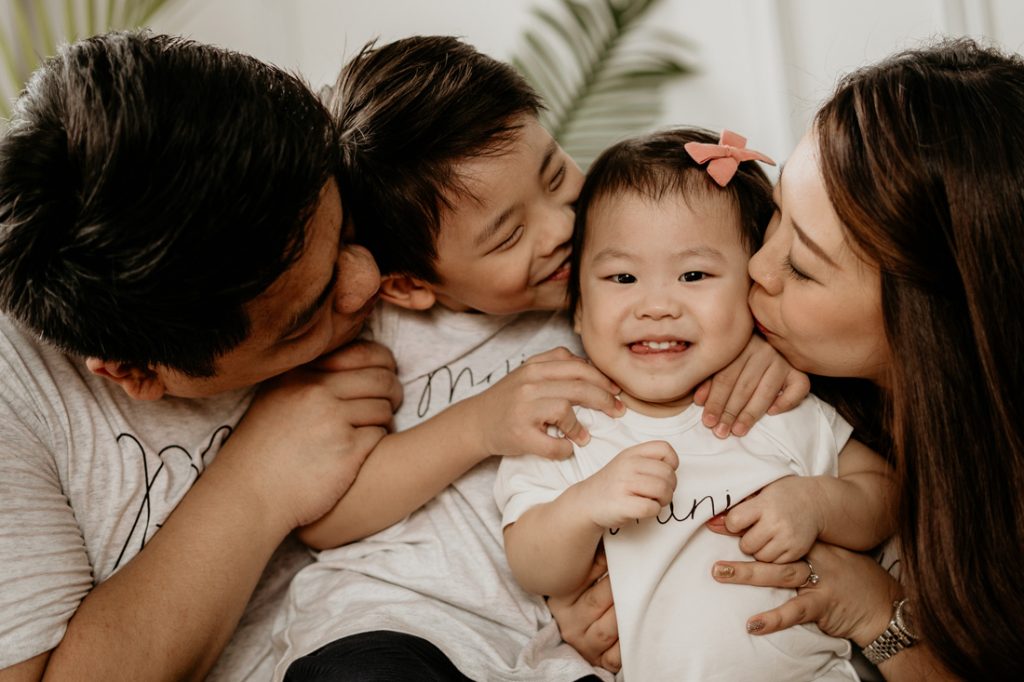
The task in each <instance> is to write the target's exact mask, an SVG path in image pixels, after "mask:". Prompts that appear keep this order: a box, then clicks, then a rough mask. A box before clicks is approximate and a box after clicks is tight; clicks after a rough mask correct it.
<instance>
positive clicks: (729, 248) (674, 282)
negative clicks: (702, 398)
mask: <svg viewBox="0 0 1024 682" xmlns="http://www.w3.org/2000/svg"><path fill="white" fill-rule="evenodd" d="M691 205H692V206H693V207H692V208H691ZM586 229H587V233H586V238H585V241H584V247H583V251H582V253H581V258H580V306H579V309H578V310H577V313H576V318H575V325H576V331H577V332H579V334H580V336H581V337H582V340H583V347H584V348H585V349H586V351H587V355H588V356H589V358H590V360H591V362H593V363H594V365H595V366H596V367H597V368H598V369H600V370H601V371H602V372H604V373H605V374H606V375H608V377H609V378H610V379H611V380H612V381H614V382H615V383H616V384H618V385H619V386H620V387H622V390H623V393H622V396H621V397H622V400H623V402H624V403H626V405H627V406H628V407H630V408H632V409H634V410H636V411H638V412H641V413H643V414H648V415H651V416H667V415H671V414H676V413H678V412H680V411H681V410H682V409H685V407H686V406H687V405H689V404H690V402H691V400H692V393H693V389H694V387H696V386H697V385H698V384H699V383H700V382H701V381H703V380H704V379H705V378H707V377H708V376H710V375H711V374H714V373H715V372H717V371H718V370H719V369H721V368H722V367H725V366H726V365H727V364H729V363H730V362H731V361H732V360H733V359H734V358H735V357H736V356H737V355H738V354H739V353H740V351H741V350H742V349H743V347H744V346H745V345H746V344H747V341H748V340H749V339H750V334H751V332H752V329H753V323H752V320H751V317H750V312H749V311H748V310H747V305H746V300H747V289H748V283H749V280H748V279H747V272H746V263H747V251H746V249H745V248H744V246H743V243H742V241H741V238H740V230H739V226H738V218H737V213H736V210H735V208H734V207H733V206H732V204H731V203H729V200H728V199H726V198H719V197H713V196H708V195H697V196H695V197H687V198H684V197H683V196H682V195H681V194H679V193H678V192H671V193H667V194H666V195H664V196H662V197H660V198H658V199H649V198H647V197H645V196H642V195H640V194H637V193H635V192H626V193H624V194H618V195H616V196H602V197H599V198H597V199H596V201H595V202H594V203H593V204H591V207H590V210H589V212H588V216H587V227H586Z"/></svg>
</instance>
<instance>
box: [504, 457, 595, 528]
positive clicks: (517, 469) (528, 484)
mask: <svg viewBox="0 0 1024 682" xmlns="http://www.w3.org/2000/svg"><path fill="white" fill-rule="evenodd" d="M581 479H582V476H581V475H580V472H579V469H578V467H577V466H576V458H575V457H570V458H569V459H567V460H562V461H557V460H550V459H545V458H543V457H538V456H537V455H522V456H519V457H503V458H502V459H501V465H500V466H499V467H498V475H497V477H496V479H495V481H494V500H495V501H496V502H497V503H498V509H499V510H500V511H501V527H502V528H504V527H506V526H509V525H511V524H513V523H515V522H516V521H518V520H519V517H520V516H522V515H523V514H524V513H526V511H527V510H528V509H530V508H531V507H535V506H537V505H538V504H545V503H547V502H551V501H552V500H554V499H555V498H556V497H558V496H559V495H561V494H562V493H563V492H565V489H566V488H568V487H569V486H571V485H573V484H574V483H576V482H577V481H579V480H581Z"/></svg>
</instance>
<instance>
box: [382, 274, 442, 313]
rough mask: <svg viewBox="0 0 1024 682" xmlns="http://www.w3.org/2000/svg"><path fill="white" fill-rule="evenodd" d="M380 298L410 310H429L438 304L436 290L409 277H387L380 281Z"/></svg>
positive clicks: (421, 281)
mask: <svg viewBox="0 0 1024 682" xmlns="http://www.w3.org/2000/svg"><path fill="white" fill-rule="evenodd" d="M380 297H381V298H383V299H384V300H385V301H387V302H388V303H393V304H395V305H397V306H400V307H402V308H408V309H410V310H427V309H428V308H430V307H432V306H433V305H434V303H436V302H437V296H436V295H435V294H434V288H433V287H432V286H431V285H430V284H428V283H427V282H424V281H423V280H421V279H416V278H415V277H410V276H409V275H385V276H384V277H382V278H381V281H380Z"/></svg>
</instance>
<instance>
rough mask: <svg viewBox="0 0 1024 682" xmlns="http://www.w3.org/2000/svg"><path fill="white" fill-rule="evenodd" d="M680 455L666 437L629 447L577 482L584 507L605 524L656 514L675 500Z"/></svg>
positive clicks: (592, 517) (644, 517)
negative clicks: (595, 471)
mask: <svg viewBox="0 0 1024 682" xmlns="http://www.w3.org/2000/svg"><path fill="white" fill-rule="evenodd" d="M678 466H679V457H678V456H677V455H676V451H675V450H673V449H672V446H671V445H669V444H668V443H666V442H665V441H663V440H654V441H648V442H646V443H640V444H639V445H634V446H633V447H630V448H626V449H625V450H623V451H622V452H620V453H619V454H618V455H616V456H615V459H613V460H612V461H611V462H609V463H608V464H606V465H605V467H604V468H603V469H601V470H600V471H598V472H597V473H596V474H594V475H593V476H591V477H590V478H587V479H586V480H583V481H581V482H579V483H577V484H576V485H574V486H573V487H572V488H570V490H573V489H575V494H578V495H580V502H581V508H582V509H584V510H587V513H589V515H590V519H591V521H593V522H594V523H595V524H596V525H598V526H600V527H601V528H619V527H620V526H624V525H625V524H627V523H630V522H632V521H635V520H637V519H646V518H649V517H651V516H655V515H656V514H657V513H658V512H659V511H661V508H662V507H664V506H665V505H667V504H668V503H669V502H671V501H672V493H674V492H675V489H676V467H678Z"/></svg>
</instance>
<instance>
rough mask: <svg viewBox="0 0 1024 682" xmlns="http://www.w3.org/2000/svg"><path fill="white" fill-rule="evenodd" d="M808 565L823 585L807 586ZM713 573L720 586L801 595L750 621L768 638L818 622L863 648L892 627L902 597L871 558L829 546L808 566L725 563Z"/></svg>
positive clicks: (816, 551)
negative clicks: (775, 589)
mask: <svg viewBox="0 0 1024 682" xmlns="http://www.w3.org/2000/svg"><path fill="white" fill-rule="evenodd" d="M808 561H809V562H810V563H811V564H813V565H814V573H816V574H817V575H818V577H819V580H818V583H817V584H816V585H807V586H806V587H804V586H803V585H804V583H805V582H806V581H807V578H808V576H809V571H808V566H807V562H808ZM711 574H712V576H713V577H714V579H715V580H717V581H718V582H720V583H730V584H739V585H758V586H762V587H788V588H795V589H796V590H797V595H796V596H795V597H793V598H792V599H790V600H789V601H788V602H786V603H785V604H783V605H781V606H779V607H778V608H775V609H772V610H771V611H766V612H764V613H759V614H757V615H754V616H752V617H751V618H750V619H749V620H747V631H748V632H750V633H751V634H754V635H767V634H770V633H772V632H778V631H779V630H784V629H786V628H789V627H792V626H794V625H798V624H800V623H817V625H818V627H819V628H821V630H822V632H824V633H825V634H828V635H832V636H833V637H844V638H846V639H852V640H853V641H854V642H856V643H857V644H858V645H860V646H862V647H863V646H866V645H867V644H868V643H869V642H871V641H872V640H873V639H875V637H877V636H878V635H879V634H881V633H882V631H883V630H885V628H886V627H888V625H889V619H890V618H891V617H892V603H893V602H894V601H896V600H897V599H899V596H900V594H901V593H902V590H901V588H900V585H899V583H897V582H896V580H895V579H894V578H893V577H892V576H890V575H889V574H888V572H886V571H885V569H883V568H882V567H881V566H879V565H878V563H877V562H876V561H875V560H874V559H872V558H871V557H869V556H866V555H864V554H859V553H857V552H851V551H849V550H846V549H843V548H841V547H836V546H835V545H829V544H826V543H823V542H818V543H816V544H815V545H814V546H813V547H812V548H811V551H810V552H809V553H808V554H807V561H804V560H800V561H796V562H793V563H785V564H767V563H762V562H758V561H719V562H716V563H715V565H714V567H713V568H712V571H711Z"/></svg>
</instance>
